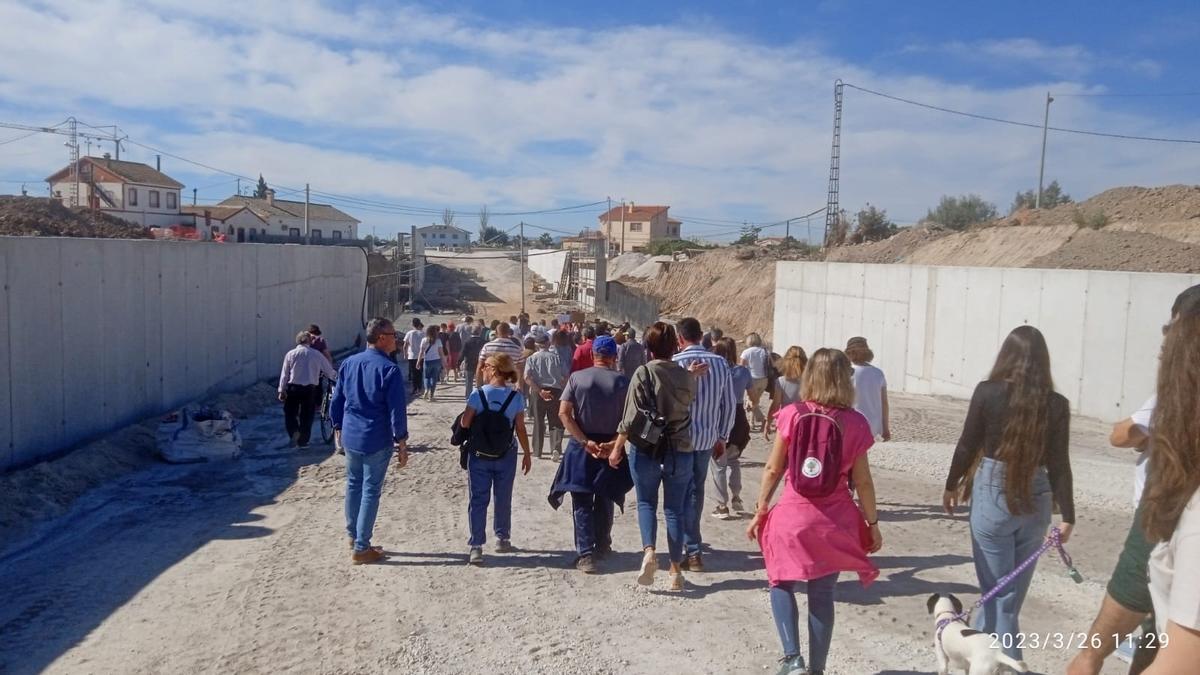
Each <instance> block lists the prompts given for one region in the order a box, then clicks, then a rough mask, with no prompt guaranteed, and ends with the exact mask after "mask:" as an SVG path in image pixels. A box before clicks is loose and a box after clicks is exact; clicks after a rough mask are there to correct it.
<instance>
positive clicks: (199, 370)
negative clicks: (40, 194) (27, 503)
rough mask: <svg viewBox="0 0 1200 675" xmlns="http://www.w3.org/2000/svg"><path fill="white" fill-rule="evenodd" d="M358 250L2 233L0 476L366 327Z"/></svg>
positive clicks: (251, 378) (265, 373)
mask: <svg viewBox="0 0 1200 675" xmlns="http://www.w3.org/2000/svg"><path fill="white" fill-rule="evenodd" d="M366 267H367V266H366V260H365V258H364V256H363V253H362V251H361V250H359V249H355V248H343V247H332V246H278V245H268V244H240V245H236V246H234V245H230V246H224V245H217V244H204V243H194V242H169V241H129V240H116V239H68V238H48V237H0V282H2V283H3V293H0V346H4V347H5V349H4V353H3V354H0V383H2V385H0V470H4V469H6V468H10V467H14V466H23V465H28V464H31V463H34V462H36V461H38V460H40V459H43V458H45V457H48V456H52V455H54V454H56V453H58V452H61V451H63V450H65V449H68V448H70V447H72V446H75V445H78V444H80V443H83V442H85V441H87V440H89V439H91V438H93V437H96V436H99V435H102V434H104V433H108V432H110V431H113V430H115V429H118V428H120V427H122V426H124V425H126V424H129V423H131V422H134V421H136V420H139V419H143V418H145V417H147V416H150V415H154V414H157V413H161V412H164V411H167V410H170V409H172V408H174V407H176V406H178V405H180V404H182V403H185V402H187V401H190V400H193V399H195V398H197V397H200V396H204V395H206V394H208V393H215V392H218V391H228V390H235V389H239V388H243V387H246V386H249V385H251V384H253V383H254V382H256V381H258V380H261V379H263V378H268V377H272V376H274V377H278V373H279V365H280V363H281V359H282V358H283V354H284V353H285V352H286V351H287V350H288V349H290V348H291V346H292V345H293V344H294V341H293V339H294V337H295V334H296V332H297V331H299V330H301V329H302V328H304V327H305V326H307V325H308V324H309V323H317V324H319V325H320V326H321V329H322V332H323V333H324V335H325V337H326V339H327V340H328V341H329V344H330V347H331V348H332V349H339V348H342V347H347V346H350V345H351V344H353V342H354V340H355V337H356V336H357V335H358V333H359V332H360V331H361V327H362V323H361V312H362V310H361V308H362V294H363V285H364V283H365V279H366Z"/></svg>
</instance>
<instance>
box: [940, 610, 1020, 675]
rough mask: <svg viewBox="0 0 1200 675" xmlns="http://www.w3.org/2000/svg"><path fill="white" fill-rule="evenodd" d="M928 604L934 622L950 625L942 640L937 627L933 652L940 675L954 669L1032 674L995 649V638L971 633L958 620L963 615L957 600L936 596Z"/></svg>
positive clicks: (972, 674) (985, 674)
mask: <svg viewBox="0 0 1200 675" xmlns="http://www.w3.org/2000/svg"><path fill="white" fill-rule="evenodd" d="M927 604H928V606H929V613H930V614H932V615H933V618H934V621H935V622H937V623H940V622H942V621H943V620H946V621H949V623H948V624H946V627H945V628H943V629H942V630H941V633H942V635H941V639H939V638H938V636H937V629H936V625H937V623H935V624H934V625H935V629H934V638H933V651H934V653H935V654H937V660H938V675H948V673H949V672H950V669H951V668H954V669H956V670H962V671H965V672H966V673H967V675H993V674H994V673H999V672H1001V671H1000V670H999V668H1000V666H1008V667H1009V668H1011V669H1013V670H1014V671H1016V672H1018V673H1024V672H1027V671H1028V670H1029V669H1028V668H1027V667H1026V666H1025V662H1024V661H1017V660H1016V659H1014V658H1012V657H1010V656H1008V655H1007V654H1005V653H1004V652H1002V651H1000V650H999V649H993V648H992V643H993V639H992V636H990V635H988V634H987V633H981V632H979V631H977V630H972V629H971V628H969V627H968V626H967V622H965V621H963V620H962V619H959V618H955V617H957V616H958V615H959V614H962V611H963V605H962V602H960V601H959V599H958V598H956V597H954V596H953V595H938V594H937V593H934V594H933V595H931V596H929V601H928V603H927Z"/></svg>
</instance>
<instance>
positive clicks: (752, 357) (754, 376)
mask: <svg viewBox="0 0 1200 675" xmlns="http://www.w3.org/2000/svg"><path fill="white" fill-rule="evenodd" d="M746 344H748V345H750V346H749V347H746V349H745V351H743V352H742V365H743V366H745V367H746V368H747V369H749V370H750V388H749V389H747V390H746V396H747V397H748V398H749V399H750V407H749V408H748V410H749V411H750V412H751V413H753V414H754V423H755V424H762V425H764V428H765V426H766V422H765V420H766V417H764V416H763V411H762V409H761V408H759V407H758V402H759V401H760V400H762V395H763V392H764V391H766V390H767V364H768V363H769V361H770V359H771V354H770V352H768V351H767V350H766V349H763V346H762V336H760V335H759V334H758V333H751V334H749V335H747V336H746ZM740 404H741V402H740V401H739V405H740Z"/></svg>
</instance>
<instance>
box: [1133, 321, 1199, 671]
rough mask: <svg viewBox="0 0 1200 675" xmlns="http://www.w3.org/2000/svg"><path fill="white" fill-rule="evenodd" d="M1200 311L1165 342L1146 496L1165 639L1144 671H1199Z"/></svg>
mask: <svg viewBox="0 0 1200 675" xmlns="http://www.w3.org/2000/svg"><path fill="white" fill-rule="evenodd" d="M1198 413H1200V312H1196V313H1184V314H1183V315H1181V316H1180V317H1179V318H1178V319H1176V320H1174V321H1172V322H1171V324H1170V325H1169V327H1168V330H1167V335H1166V338H1165V339H1164V340H1163V349H1162V358H1161V360H1160V365H1159V370H1158V396H1157V401H1156V405H1155V409H1154V424H1153V426H1152V427H1151V429H1152V432H1151V434H1152V436H1151V442H1152V443H1153V449H1152V450H1151V453H1152V454H1151V457H1150V470H1149V472H1148V475H1147V477H1146V489H1145V491H1144V492H1143V494H1142V511H1143V512H1142V526H1143V528H1144V529H1145V532H1146V539H1147V541H1149V542H1159V543H1158V545H1157V546H1155V548H1154V550H1153V551H1152V552H1151V553H1150V562H1149V573H1150V597H1151V599H1152V600H1153V603H1154V619H1155V623H1156V627H1157V629H1158V633H1159V634H1160V635H1162V636H1163V637H1162V638H1160V641H1159V644H1160V645H1161V646H1160V647H1159V649H1158V653H1157V655H1156V656H1155V657H1154V662H1153V663H1152V664H1151V665H1150V667H1149V668H1148V669H1146V670H1145V671H1144V672H1145V673H1146V674H1147V675H1152V674H1155V673H1194V672H1196V665H1197V664H1198V663H1200V574H1197V569H1198V568H1200V428H1198V427H1197V423H1196V420H1197V419H1198V418H1200V414H1198Z"/></svg>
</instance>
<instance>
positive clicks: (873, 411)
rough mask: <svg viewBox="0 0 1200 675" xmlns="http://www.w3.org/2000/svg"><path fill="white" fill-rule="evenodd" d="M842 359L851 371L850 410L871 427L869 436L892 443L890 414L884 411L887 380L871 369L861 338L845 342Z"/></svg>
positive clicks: (868, 352) (870, 358)
mask: <svg viewBox="0 0 1200 675" xmlns="http://www.w3.org/2000/svg"><path fill="white" fill-rule="evenodd" d="M846 356H848V357H849V358H850V363H851V365H852V366H853V368H854V376H853V380H854V409H855V410H857V411H858V412H860V413H862V414H863V417H866V418H867V421H868V422H870V423H871V435H872V436H875V437H876V438H879V439H882V440H885V441H890V440H892V425H891V414H890V411H889V410H888V397H887V378H886V377H884V375H883V371H882V370H880V369H878V368H876V367H875V366H873V365H871V361H874V360H875V353H874V352H872V351H871V347H870V346H869V345H867V339H866V338H865V337H852V338H850V339H849V340H848V341H847V342H846Z"/></svg>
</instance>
